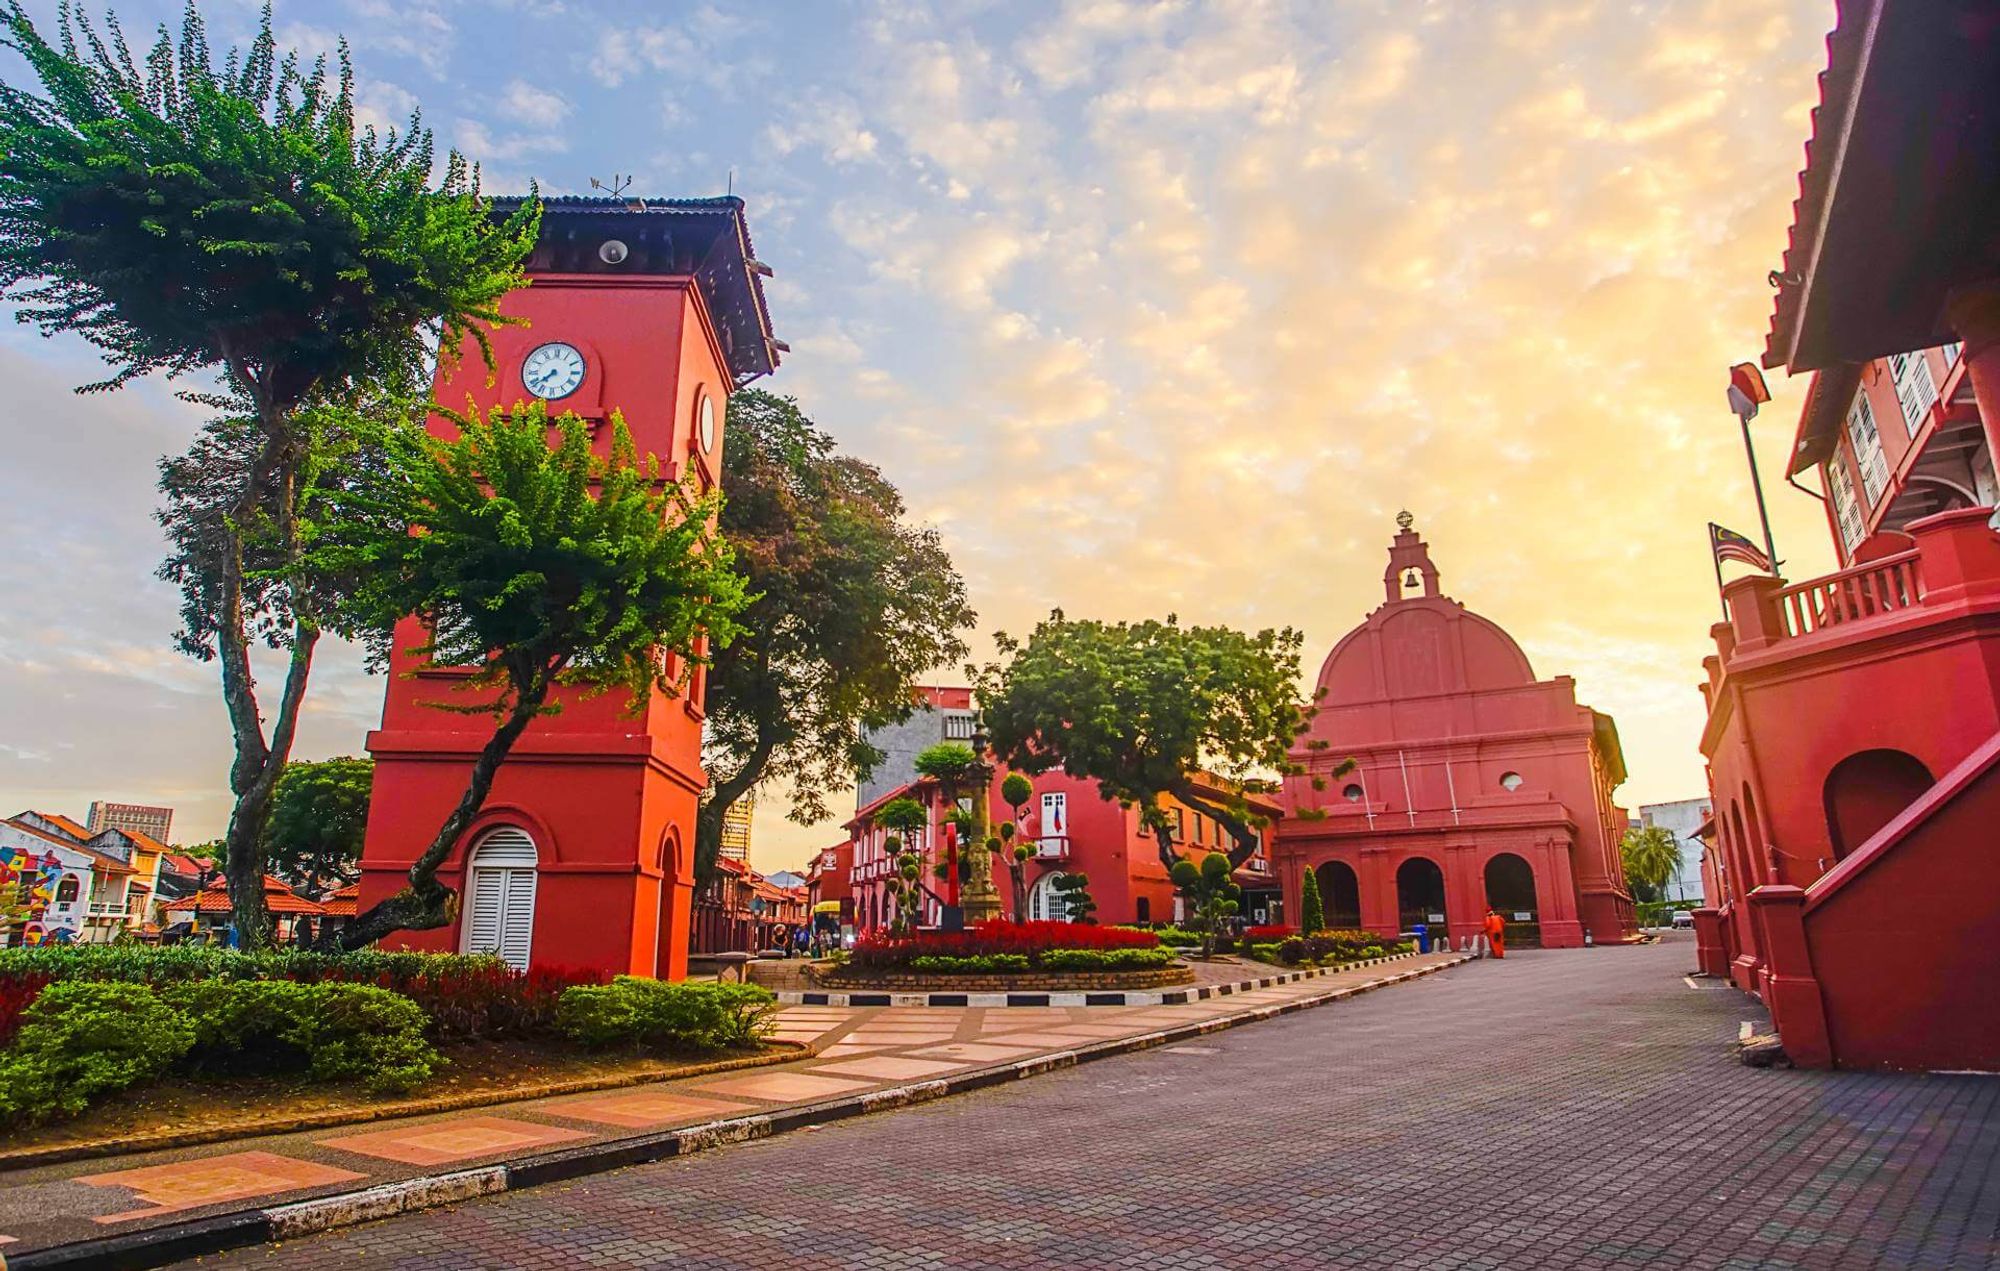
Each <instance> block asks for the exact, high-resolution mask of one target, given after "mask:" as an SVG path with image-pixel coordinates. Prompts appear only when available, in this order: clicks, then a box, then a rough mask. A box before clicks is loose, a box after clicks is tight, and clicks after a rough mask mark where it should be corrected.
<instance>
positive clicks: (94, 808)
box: [86, 799, 174, 843]
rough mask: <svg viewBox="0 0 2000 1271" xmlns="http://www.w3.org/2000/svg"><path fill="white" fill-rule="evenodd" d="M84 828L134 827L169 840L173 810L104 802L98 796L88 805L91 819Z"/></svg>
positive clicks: (103, 829)
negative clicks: (97, 798)
mask: <svg viewBox="0 0 2000 1271" xmlns="http://www.w3.org/2000/svg"><path fill="white" fill-rule="evenodd" d="M86 828H87V829H89V831H90V832H91V833H92V834H98V833H102V832H103V831H105V830H137V831H138V832H139V833H141V834H144V835H146V836H148V837H149V838H153V839H156V840H158V841H159V842H162V843H171V842H173V836H172V833H171V831H172V830H173V828H174V810H173V809H172V808H156V807H152V806H151V805H149V804H144V803H106V802H105V801H103V800H102V799H99V800H97V801H95V802H93V803H92V804H91V805H90V822H89V825H88V826H87V827H86Z"/></svg>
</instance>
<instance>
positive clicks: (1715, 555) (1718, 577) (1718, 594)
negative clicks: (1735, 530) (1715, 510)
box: [1708, 467, 1776, 622]
mask: <svg viewBox="0 0 2000 1271" xmlns="http://www.w3.org/2000/svg"><path fill="white" fill-rule="evenodd" d="M1754 470H1755V469H1754V467H1753V468H1752V471H1754ZM1715 529H1716V526H1715V522H1714V521H1710V522H1709V523H1708V563H1709V564H1711V565H1713V566H1715V603H1716V604H1718V605H1720V606H1722V620H1723V621H1724V622H1727V621H1729V602H1728V601H1727V600H1724V599H1723V598H1722V555H1721V553H1719V552H1717V551H1716V550H1715ZM1772 572H1774V573H1775V572H1776V571H1775V570H1774V571H1772Z"/></svg>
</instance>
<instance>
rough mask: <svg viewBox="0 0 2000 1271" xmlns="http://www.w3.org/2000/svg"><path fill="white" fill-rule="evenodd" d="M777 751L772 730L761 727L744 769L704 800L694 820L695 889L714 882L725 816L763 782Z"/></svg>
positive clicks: (715, 785) (714, 786)
mask: <svg viewBox="0 0 2000 1271" xmlns="http://www.w3.org/2000/svg"><path fill="white" fill-rule="evenodd" d="M776 750H777V743H776V742H774V741H772V740H771V738H770V733H769V730H767V729H764V728H761V727H760V728H759V729H758V737H757V745H756V747H755V749H753V750H751V752H750V756H749V758H747V759H745V760H744V761H743V765H742V766H741V767H739V768H738V769H737V770H736V771H735V772H733V773H731V774H730V775H729V776H727V777H724V778H723V779H722V780H720V781H717V782H715V783H713V784H712V785H710V786H709V788H708V797H707V798H706V799H703V800H702V802H701V807H700V808H699V809H697V810H696V812H695V816H694V885H695V886H696V887H697V888H701V887H706V886H708V885H709V884H710V883H711V882H713V881H714V880H715V863H716V861H718V860H720V859H721V858H722V818H723V815H724V814H725V813H726V812H728V811H729V809H730V808H732V807H734V806H735V805H736V801H737V800H738V799H741V798H742V797H743V796H744V795H746V794H748V793H750V791H752V790H753V789H755V788H756V786H757V783H758V782H759V781H762V780H763V779H764V769H765V768H766V767H767V766H769V764H770V762H771V756H772V754H773V753H775V752H776Z"/></svg>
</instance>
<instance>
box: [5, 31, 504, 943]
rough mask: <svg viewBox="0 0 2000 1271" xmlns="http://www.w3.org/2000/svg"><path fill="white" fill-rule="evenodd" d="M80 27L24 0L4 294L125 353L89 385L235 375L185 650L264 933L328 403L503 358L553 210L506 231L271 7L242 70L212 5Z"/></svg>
mask: <svg viewBox="0 0 2000 1271" xmlns="http://www.w3.org/2000/svg"><path fill="white" fill-rule="evenodd" d="M59 22H60V28H59V32H58V36H57V38H56V40H55V41H54V42H53V43H51V42H50V41H49V40H48V39H47V38H45V37H44V36H43V35H42V34H41V32H39V31H38V30H37V29H36V28H35V25H34V24H33V22H31V21H30V20H29V18H28V15H27V13H26V11H25V10H24V9H23V8H22V7H21V5H20V4H19V3H18V0H7V3H6V4H5V6H4V8H0V45H5V46H6V47H8V48H10V49H12V50H13V51H14V52H15V53H17V54H19V55H20V57H21V59H22V61H23V63H24V64H25V66H26V69H27V71H28V73H29V75H31V76H32V77H33V79H34V80H35V81H37V83H38V86H39V92H38V91H35V89H34V88H32V87H28V86H24V84H23V83H15V82H7V83H0V153H4V154H5V155H6V162H5V163H4V164H0V295H4V296H5V297H6V298H7V299H9V300H11V301H12V302H13V303H14V304H15V306H16V309H15V315H16V317H17V318H18V319H19V320H20V321H23V322H27V323H31V324H33V325H35V326H38V327H40V328H41V330H42V331H43V332H44V333H46V334H55V333H57V332H73V333H75V334H77V335H80V336H82V337H83V338H84V339H86V340H88V341H89V342H90V343H92V344H94V345H95V346H96V347H97V348H98V349H99V350H100V351H101V352H102V353H103V355H104V359H105V361H106V363H107V364H108V365H109V367H110V374H109V375H108V376H107V377H106V378H105V379H103V380H101V381H98V382H96V383H93V384H89V385H86V386H84V388H83V390H81V391H86V392H88V391H97V390H103V389H109V388H115V387H118V386H120V385H122V384H125V383H127V382H129V381H131V380H133V379H136V378H139V377H142V376H146V375H150V374H154V373H162V374H164V375H166V376H167V377H168V378H170V379H171V378H174V377H178V376H183V375H188V374H193V373H200V374H203V375H208V376H213V377H215V378H216V379H217V380H219V384H218V385H217V386H216V387H219V389H220V391H219V392H214V391H201V392H193V393H189V394H187V395H188V396H189V397H190V398H191V399H193V400H195V401H198V402H203V403H206V404H209V405H213V406H216V407H218V408H220V409H222V410H223V411H225V412H226V413H227V414H229V415H230V416H232V417H234V418H238V419H241V420H244V421H248V426H246V427H242V428H239V429H235V430H233V431H232V432H231V434H230V439H231V440H232V441H233V442H235V443H236V444H238V445H240V446H241V447H242V451H241V454H240V456H239V457H238V462H237V473H238V484H237V486H236V488H235V489H234V490H233V491H232V492H231V494H230V496H229V497H227V498H225V499H223V500H221V501H220V502H219V504H214V505H212V506H216V507H218V508H219V510H220V512H221V515H220V516H219V517H218V518H217V519H216V521H215V523H214V525H213V527H212V536H211V537H212V540H213V541H212V543H211V544H210V546H211V549H212V550H211V551H210V552H209V554H208V556H207V568H208V569H209V570H210V571H211V572H210V576H209V578H208V580H207V581H206V583H205V584H204V585H203V587H202V588H201V598H200V600H199V603H198V605H197V608H198V609H199V611H200V612H199V621H197V622H196V623H195V624H194V625H192V626H191V627H190V628H189V630H188V632H186V633H184V636H183V639H182V641H181V643H182V645H183V647H184V648H188V649H190V650H191V651H193V652H194V653H195V654H196V655H197V656H199V657H202V658H203V659H205V660H206V659H213V660H216V661H218V662H219V664H220V669H221V687H222V696H223V700H224V703H225V706H226V708H227V713H228V718H229V721H230V727H231V731H232V734H233V739H234V743H235V751H236V754H235V760H234V763H233V764H232V766H231V769H230V777H229V783H230V791H231V793H232V794H233V795H234V797H235V800H236V803H235V807H234V809H233V811H232V814H231V817H230V823H229V829H228V833H227V835H226V839H227V843H228V851H227V853H226V869H227V872H228V876H229V881H230V895H231V901H232V905H233V907H234V909H235V915H234V916H235V923H236V928H237V931H238V932H239V933H240V938H241V939H243V940H244V941H246V942H249V943H252V944H254V943H256V942H258V941H261V940H263V939H264V938H265V933H266V931H267V929H268V926H269V923H268V915H267V914H266V911H265V905H264V889H263V886H262V875H263V873H264V872H265V864H266V862H265V861H264V859H263V853H262V850H261V844H262V841H263V828H264V822H265V818H266V817H267V815H268V812H269V808H270V801H271V797H272V792H273V791H274V789H275V788H276V785H277V782H278V779H279V776H280V774H281V773H282V772H283V771H284V768H285V763H286V761H287V759H288V758H289V757H290V753H291V745H292V739H293V735H294V733H295V730H296V727H297V722H298V715H299V710H300V707H301V705H302V703H303V701H304V697H305V692H306V685H307V681H308V679H309V677H310V669H311V664H312V657H313V652H314V649H315V647H316V645H317V643H318V640H319V638H320V636H321V634H322V632H323V631H325V630H327V629H328V627H327V624H328V622H329V618H328V615H327V614H326V613H325V612H323V610H322V607H321V604H320V600H321V599H322V597H321V596H320V594H319V593H318V591H317V589H316V588H315V587H313V586H311V585H307V584H306V583H305V582H304V581H303V579H302V578H301V577H300V574H301V571H302V570H303V568H304V565H303V557H304V548H303V540H304V539H305V537H306V536H307V535H306V527H305V526H304V525H303V524H302V522H303V521H304V520H305V519H306V516H307V510H306V506H305V504H306V501H307V499H308V492H309V491H310V489H311V485H312V482H311V474H312V471H313V469H314V467H315V466H316V465H317V464H319V463H320V462H321V461H322V457H323V456H322V453H321V452H322V448H323V446H322V443H323V438H322V435H321V434H322V432H323V431H324V429H325V427H326V421H325V414H326V413H327V412H329V411H331V412H334V413H336V414H338V413H340V412H342V411H346V410H351V409H353V408H354V407H355V406H356V404H357V402H358V401H359V400H360V399H361V398H363V397H365V396H379V395H382V394H384V393H387V394H388V395H389V396H392V397H396V396H402V397H408V396H412V395H415V394H417V393H418V392H419V391H420V390H421V386H422V385H423V384H424V383H425V380H426V374H425V372H426V363H427V361H428V360H429V358H430V356H431V350H433V349H437V348H441V349H443V350H444V353H445V356H447V357H450V356H455V355H456V351H457V350H458V349H459V348H460V347H461V345H462V344H463V343H465V342H466V341H467V340H471V341H472V342H474V343H476V344H477V346H478V347H479V348H480V350H481V351H482V354H483V355H485V356H486V357H487V358H488V360H489V362H490V359H491V350H490V348H489V347H488V345H487V335H486V327H487V325H488V324H492V323H495V322H499V321H501V320H502V319H501V317H500V314H499V312H498V305H499V301H500V298H501V297H502V296H503V295H505V294H506V293H507V292H509V291H511V290H513V289H514V288H515V287H517V286H520V285H521V284H522V282H523V276H522V274H521V270H520V265H521V262H522V260H523V259H525V257H526V255H527V253H528V252H529V250H530V249H531V248H532V247H533V245H534V242H535V236H536V231H537V226H538V222H539V217H540V204H539V203H538V202H537V201H536V200H533V199H530V200H527V201H525V202H524V204H523V205H522V207H521V209H520V211H519V212H518V213H517V214H516V215H514V216H512V217H511V218H509V219H508V220H507V221H506V222H505V223H496V222H495V221H494V220H493V219H492V217H491V216H490V215H489V213H488V209H487V205H486V204H485V202H484V201H483V200H482V199H481V198H480V195H479V183H478V176H477V173H476V171H475V170H473V169H472V168H470V167H469V166H468V165H467V164H466V163H465V161H464V160H463V159H461V158H460V157H459V156H458V155H457V154H456V153H455V152H454V153H452V154H450V155H448V156H447V158H446V159H445V161H444V163H443V164H442V173H441V175H440V177H439V179H438V180H437V181H436V182H435V183H434V182H433V180H432V172H433V168H434V167H435V166H437V165H436V164H435V159H436V155H435V153H434V150H433V147H432V141H431V136H430V133H429V132H428V131H427V130H425V129H424V128H422V127H421V126H420V124H419V121H418V120H417V119H416V117H415V116H414V115H413V116H412V117H411V119H410V122H409V126H408V128H407V129H405V130H404V131H402V132H400V133H398V132H396V131H394V130H391V131H390V132H388V133H387V134H385V135H377V133H376V132H375V130H374V129H372V128H357V126H356V123H355V118H354V92H353V73H352V70H351V68H350V66H349V64H348V60H347V55H346V50H345V47H344V46H343V48H342V50H341V53H340V56H339V58H338V59H337V62H336V64H335V65H333V66H329V65H328V63H327V60H326V59H325V58H321V59H319V60H317V61H315V62H313V63H311V64H310V65H305V64H302V63H301V61H300V59H299V58H298V56H297V54H295V53H294V54H286V55H283V56H280V54H279V52H278V49H277V46H276V42H275V41H274V39H273V37H272V34H271V19H270V14H269V12H268V11H267V12H266V13H265V15H264V18H263V21H262V23H261V25H260V26H259V28H258V31H257V35H256V37H255V38H254V39H253V40H252V42H251V44H250V46H249V47H248V48H247V49H240V50H237V49H233V50H231V51H230V52H229V53H228V54H227V56H226V57H225V58H224V59H223V61H222V64H221V65H220V66H218V65H217V64H216V62H215V60H214V58H213V57H212V56H211V54H210V51H209V46H208V38H207V32H206V30H205V28H204V26H203V23H202V20H201V17H200V15H199V13H197V12H196V10H195V8H194V6H193V5H192V4H190V5H189V6H188V9H187V13H186V16H185V18H184V20H183V22H182V25H181V30H180V34H179V38H178V40H176V39H175V38H174V36H173V35H172V34H171V33H170V32H169V31H168V30H167V29H166V28H165V27H162V28H161V29H160V32H159V38H158V40H157V41H156V42H155V43H154V45H153V46H152V49H151V50H150V52H148V53H147V54H146V55H145V56H144V57H143V58H135V57H134V56H133V54H132V52H131V50H130V49H129V48H128V47H127V45H126V43H125V40H124V37H123V35H122V34H121V33H120V31H119V29H118V26H117V23H116V21H115V19H107V20H106V22H105V24H104V28H103V29H102V30H99V29H98V28H97V27H95V26H94V25H93V24H92V23H91V22H90V21H89V20H88V19H87V18H86V17H84V16H82V15H81V14H80V13H78V12H77V11H76V10H74V9H72V8H71V7H69V6H68V5H64V6H63V7H62V9H61V17H60V19H59ZM246 544H255V545H256V546H246ZM260 554H261V555H263V556H265V557H266V558H267V559H266V560H265V561H264V562H263V563H262V564H260V565H255V566H253V564H252V562H251V561H250V560H249V559H246V558H248V557H255V556H258V555H260ZM253 572H254V574H255V575H256V576H259V577H261V578H262V579H263V580H264V581H263V582H262V583H261V584H257V583H253V581H252V579H253ZM260 637H261V638H262V639H263V641H264V642H265V643H267V644H270V645H272V646H273V647H276V648H278V649H281V650H282V651H283V652H284V653H285V655H286V667H285V673H284V678H283V683H282V686H281V688H280V689H279V692H278V700H277V702H276V704H275V705H274V706H273V705H267V704H265V703H261V702H260V701H259V696H258V691H257V682H256V678H255V676H254V674H253V673H252V669H251V650H252V648H253V646H254V645H255V644H257V643H258V641H259V638H260ZM267 721H268V731H267Z"/></svg>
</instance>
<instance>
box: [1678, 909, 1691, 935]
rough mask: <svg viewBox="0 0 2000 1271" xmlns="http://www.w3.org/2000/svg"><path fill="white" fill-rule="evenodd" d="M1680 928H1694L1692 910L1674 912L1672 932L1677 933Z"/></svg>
mask: <svg viewBox="0 0 2000 1271" xmlns="http://www.w3.org/2000/svg"><path fill="white" fill-rule="evenodd" d="M1682 927H1687V928H1690V929H1692V928H1693V927H1694V910H1692V909H1676V910H1674V930H1676V931H1678V930H1680V929H1681V928H1682Z"/></svg>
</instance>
